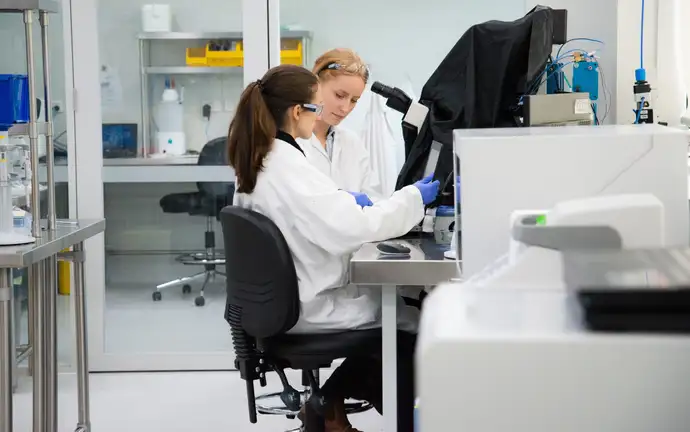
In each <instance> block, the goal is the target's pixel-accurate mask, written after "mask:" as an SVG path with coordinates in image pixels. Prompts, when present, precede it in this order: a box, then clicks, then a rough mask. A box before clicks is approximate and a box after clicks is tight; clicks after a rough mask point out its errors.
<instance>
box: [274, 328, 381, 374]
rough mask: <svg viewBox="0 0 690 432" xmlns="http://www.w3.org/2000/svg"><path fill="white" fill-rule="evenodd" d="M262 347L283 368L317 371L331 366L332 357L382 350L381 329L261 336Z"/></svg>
mask: <svg viewBox="0 0 690 432" xmlns="http://www.w3.org/2000/svg"><path fill="white" fill-rule="evenodd" d="M262 349H263V353H264V355H265V356H266V357H268V358H270V359H271V360H273V359H280V363H281V364H282V365H283V366H284V367H288V368H290V369H299V370H302V369H305V370H316V369H320V368H322V367H328V366H330V364H331V363H332V362H333V360H334V359H338V358H345V357H351V356H357V355H358V354H362V355H370V354H371V352H372V351H374V350H381V330H380V329H373V330H359V331H346V332H339V333H317V334H314V333H310V334H291V333H287V334H283V335H280V336H275V337H272V338H268V339H264V340H263V341H262ZM274 361H275V360H274Z"/></svg>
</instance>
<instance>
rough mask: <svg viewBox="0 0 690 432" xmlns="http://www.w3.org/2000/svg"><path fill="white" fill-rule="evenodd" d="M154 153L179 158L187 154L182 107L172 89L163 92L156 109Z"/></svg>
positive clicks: (178, 96) (175, 92)
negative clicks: (155, 145)
mask: <svg viewBox="0 0 690 432" xmlns="http://www.w3.org/2000/svg"><path fill="white" fill-rule="evenodd" d="M156 125H157V126H158V132H156V144H157V147H156V153H158V154H163V155H166V156H181V155H183V154H185V153H187V143H186V137H185V132H184V105H182V102H181V99H180V95H179V94H178V93H177V90H175V89H174V88H166V89H165V91H163V96H162V98H161V102H160V103H159V104H158V107H157V109H156Z"/></svg>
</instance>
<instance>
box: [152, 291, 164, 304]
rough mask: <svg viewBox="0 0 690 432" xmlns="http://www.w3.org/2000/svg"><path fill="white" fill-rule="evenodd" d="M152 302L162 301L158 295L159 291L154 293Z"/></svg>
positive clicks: (161, 296) (160, 295) (159, 294)
mask: <svg viewBox="0 0 690 432" xmlns="http://www.w3.org/2000/svg"><path fill="white" fill-rule="evenodd" d="M152 297H153V301H155V302H157V301H161V300H162V299H163V295H162V294H161V293H160V291H156V292H154V293H153V296H152Z"/></svg>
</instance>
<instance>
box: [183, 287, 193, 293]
mask: <svg viewBox="0 0 690 432" xmlns="http://www.w3.org/2000/svg"><path fill="white" fill-rule="evenodd" d="M190 292H192V286H191V285H182V294H189V293H190Z"/></svg>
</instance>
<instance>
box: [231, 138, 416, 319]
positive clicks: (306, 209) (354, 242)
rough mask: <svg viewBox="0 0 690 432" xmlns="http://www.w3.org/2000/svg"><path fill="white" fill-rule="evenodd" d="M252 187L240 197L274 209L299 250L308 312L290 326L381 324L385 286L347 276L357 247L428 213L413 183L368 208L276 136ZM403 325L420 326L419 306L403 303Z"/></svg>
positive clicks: (239, 201)
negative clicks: (369, 285)
mask: <svg viewBox="0 0 690 432" xmlns="http://www.w3.org/2000/svg"><path fill="white" fill-rule="evenodd" d="M263 166H264V168H263V171H261V172H260V173H259V176H258V179H257V183H256V188H255V189H254V191H253V192H252V193H251V194H244V193H235V197H234V202H233V204H234V205H236V206H239V207H242V208H248V209H251V210H254V211H257V212H259V213H262V214H264V215H265V216H267V217H269V218H270V219H271V220H272V221H273V222H274V223H275V224H276V225H277V226H278V228H280V231H281V232H282V233H283V236H285V240H286V241H287V244H288V246H289V247H290V250H291V252H292V255H293V259H294V263H295V269H296V272H297V277H298V279H299V292H300V301H301V313H300V318H299V321H298V323H297V325H296V326H295V327H294V328H293V329H292V330H291V332H296V333H305V332H328V331H338V330H350V329H363V328H372V327H378V326H380V315H381V314H380V311H381V302H380V296H381V294H380V292H379V291H377V290H375V289H369V288H366V287H358V286H355V285H349V284H348V279H349V277H348V264H349V262H348V261H349V257H350V254H352V253H353V252H355V251H356V250H357V249H359V248H360V247H361V246H362V245H363V244H364V243H368V242H373V241H381V240H385V239H388V238H392V237H396V236H399V235H402V234H404V233H406V232H408V231H409V230H410V229H412V227H414V226H415V225H416V224H418V223H419V222H420V221H421V220H422V218H423V217H424V205H423V203H422V198H421V194H420V193H419V190H418V189H417V188H415V187H414V186H409V187H406V188H403V189H402V190H399V191H397V192H396V193H395V194H393V195H392V196H391V197H390V198H389V199H386V200H382V201H379V202H378V203H376V204H375V205H374V206H372V207H366V208H361V207H360V206H358V205H357V203H356V202H355V199H354V197H352V196H351V195H350V194H348V193H347V192H345V191H342V190H339V188H338V186H336V185H335V184H334V183H333V181H331V180H330V178H328V177H327V176H325V175H324V174H322V173H321V172H320V171H319V170H317V169H316V168H315V167H314V166H313V165H312V164H311V163H310V162H309V161H308V160H307V159H306V158H305V156H304V155H303V154H302V152H300V151H299V150H298V149H297V148H295V147H292V145H291V144H289V143H287V142H285V141H282V140H276V141H275V142H274V144H273V148H272V150H271V152H270V153H269V154H268V156H267V157H266V158H265V160H264V164H263ZM399 311H400V313H399V326H400V328H401V329H405V330H409V331H414V330H415V329H416V324H417V320H418V315H417V311H416V310H414V309H413V308H399Z"/></svg>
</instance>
